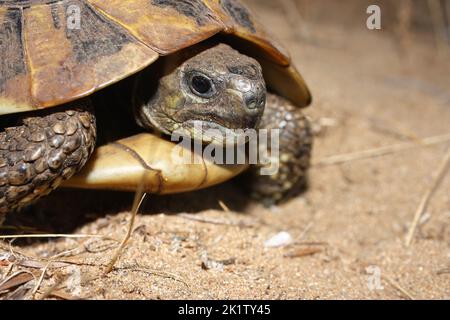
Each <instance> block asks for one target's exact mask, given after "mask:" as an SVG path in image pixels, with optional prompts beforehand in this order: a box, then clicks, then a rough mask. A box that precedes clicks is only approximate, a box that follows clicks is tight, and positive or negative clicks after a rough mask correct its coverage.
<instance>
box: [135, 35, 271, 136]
mask: <svg viewBox="0 0 450 320" xmlns="http://www.w3.org/2000/svg"><path fill="white" fill-rule="evenodd" d="M196 81H197V82H196ZM146 85H147V84H146V83H138V84H137V86H138V87H139V86H142V87H143V88H144V90H145V86H146ZM202 91H203V92H202ZM265 102H266V85H265V82H264V78H263V75H262V69H261V66H260V65H259V63H258V62H257V61H256V60H254V59H252V58H249V57H247V56H244V55H242V54H240V53H239V52H237V51H236V50H234V49H232V48H231V47H229V46H227V45H224V44H220V45H218V46H216V47H213V48H211V49H208V50H205V51H203V52H201V53H199V54H197V55H195V56H193V57H192V58H190V59H188V60H187V61H185V62H184V63H183V64H182V65H181V66H180V67H179V68H177V69H176V70H174V71H173V72H172V73H170V74H168V75H166V76H163V77H162V78H161V79H160V80H159V85H158V90H157V91H156V93H155V94H154V95H153V96H152V97H151V98H150V99H149V101H145V102H144V103H142V104H139V105H138V106H137V108H136V117H137V122H138V123H139V124H141V126H143V127H145V128H156V129H158V130H159V131H161V132H163V133H165V134H171V133H172V132H174V131H175V130H177V131H178V132H180V133H185V134H186V135H189V136H193V137H195V138H199V139H202V140H205V139H209V138H211V137H209V136H208V135H207V132H206V131H207V130H208V129H218V130H220V131H221V132H222V133H225V132H229V133H231V131H228V129H248V128H256V127H257V126H258V125H259V123H260V121H261V117H262V115H263V112H264V106H265ZM195 122H196V123H197V124H202V128H203V129H204V130H202V132H197V131H196V130H195V128H194V123H195ZM201 134H203V136H202V137H201V136H200V135H201Z"/></svg>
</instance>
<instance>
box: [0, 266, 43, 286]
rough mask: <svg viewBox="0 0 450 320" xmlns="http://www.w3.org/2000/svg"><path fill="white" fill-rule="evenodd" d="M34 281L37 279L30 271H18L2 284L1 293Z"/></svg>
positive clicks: (0, 284)
mask: <svg viewBox="0 0 450 320" xmlns="http://www.w3.org/2000/svg"><path fill="white" fill-rule="evenodd" d="M33 279H36V277H35V276H34V274H33V273H31V272H30V271H26V270H20V271H17V272H15V273H13V274H12V275H11V276H9V277H8V278H6V279H5V280H4V281H3V282H2V283H0V291H8V290H10V289H11V288H15V287H18V286H20V285H22V284H25V283H27V282H29V281H31V280H33Z"/></svg>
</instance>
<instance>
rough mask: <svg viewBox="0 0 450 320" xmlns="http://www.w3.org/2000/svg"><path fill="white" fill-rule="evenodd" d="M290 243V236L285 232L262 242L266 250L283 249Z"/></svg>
mask: <svg viewBox="0 0 450 320" xmlns="http://www.w3.org/2000/svg"><path fill="white" fill-rule="evenodd" d="M290 243H292V236H291V235H290V233H288V232H286V231H282V232H279V233H277V234H276V235H274V236H273V237H271V238H270V239H268V240H266V241H265V242H264V247H266V248H277V247H284V246H287V245H288V244H290Z"/></svg>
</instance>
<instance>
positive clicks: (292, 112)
mask: <svg viewBox="0 0 450 320" xmlns="http://www.w3.org/2000/svg"><path fill="white" fill-rule="evenodd" d="M260 128H261V129H268V130H269V133H268V135H269V137H270V130H272V129H279V154H278V156H277V157H272V159H271V161H272V163H271V165H270V166H271V167H273V166H274V163H273V161H276V162H277V163H276V166H275V167H278V171H277V172H276V173H275V174H272V175H261V174H260V169H261V167H262V166H261V165H257V166H254V167H253V168H252V170H251V171H250V175H251V179H250V181H251V182H250V183H251V184H250V187H251V192H252V196H253V197H254V198H256V199H257V200H260V201H262V202H263V203H264V205H266V206H269V205H272V204H275V203H278V202H280V201H283V200H287V199H288V198H289V197H291V196H294V195H295V194H296V193H298V192H300V191H301V190H302V189H303V188H304V187H305V186H306V182H307V171H308V168H309V163H310V156H311V148H312V143H313V135H312V132H311V126H310V123H309V120H308V119H307V118H306V116H305V115H304V114H303V113H302V111H301V110H300V109H299V108H297V107H295V106H293V105H292V104H291V103H290V102H289V101H288V100H286V99H284V98H281V97H279V96H277V95H275V94H270V93H268V94H267V102H266V108H265V111H264V115H263V118H262V121H261V125H260ZM267 146H268V149H269V150H268V152H269V154H270V152H271V150H270V146H271V143H270V142H269V143H268V144H267Z"/></svg>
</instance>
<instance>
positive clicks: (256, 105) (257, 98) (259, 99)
mask: <svg viewBox="0 0 450 320" xmlns="http://www.w3.org/2000/svg"><path fill="white" fill-rule="evenodd" d="M244 102H245V105H246V107H247V108H248V109H251V110H253V109H261V108H264V106H265V105H266V97H265V94H254V93H252V94H249V95H246V97H245V101H244Z"/></svg>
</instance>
